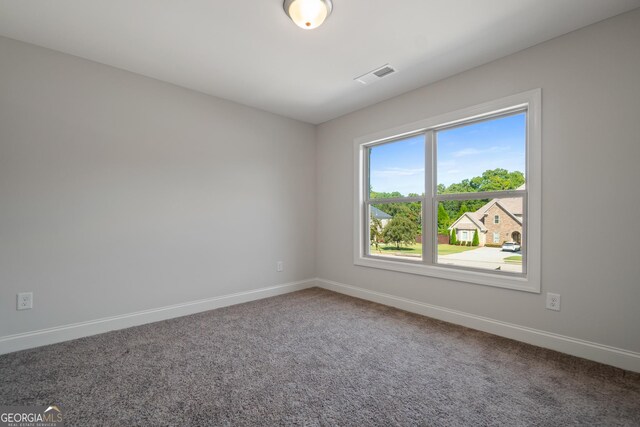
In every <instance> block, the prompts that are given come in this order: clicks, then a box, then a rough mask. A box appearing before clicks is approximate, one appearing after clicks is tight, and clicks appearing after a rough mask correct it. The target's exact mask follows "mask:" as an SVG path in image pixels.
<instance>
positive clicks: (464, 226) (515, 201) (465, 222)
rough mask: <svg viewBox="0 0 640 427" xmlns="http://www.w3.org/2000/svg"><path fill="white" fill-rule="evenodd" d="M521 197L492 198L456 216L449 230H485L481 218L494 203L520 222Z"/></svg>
mask: <svg viewBox="0 0 640 427" xmlns="http://www.w3.org/2000/svg"><path fill="white" fill-rule="evenodd" d="M524 189H525V185H524V184H522V185H521V186H520V187H518V188H517V190H524ZM522 200H523V199H522V197H508V198H505V199H492V200H490V201H489V202H488V203H487V204H485V205H483V206H482V207H481V208H480V209H478V210H477V211H475V212H467V213H465V214H464V215H462V216H461V217H460V218H458V219H457V220H456V221H455V222H454V223H453V224H451V226H450V227H449V230H451V229H453V228H457V229H461V230H475V229H476V228H479V229H480V230H481V231H487V228H486V227H485V226H484V224H483V223H482V218H483V217H484V216H485V215H487V211H488V210H489V209H491V207H492V206H493V205H495V204H497V205H498V206H500V207H501V208H502V209H503V210H504V211H505V212H506V213H507V214H509V215H511V216H512V217H513V218H514V219H515V220H516V221H518V222H519V223H522V219H521V218H522V212H523V210H524V206H523V202H522Z"/></svg>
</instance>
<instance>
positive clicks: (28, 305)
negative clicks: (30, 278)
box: [16, 292, 33, 310]
mask: <svg viewBox="0 0 640 427" xmlns="http://www.w3.org/2000/svg"><path fill="white" fill-rule="evenodd" d="M32 308H33V292H22V293H19V294H18V302H17V305H16V310H30V309H32Z"/></svg>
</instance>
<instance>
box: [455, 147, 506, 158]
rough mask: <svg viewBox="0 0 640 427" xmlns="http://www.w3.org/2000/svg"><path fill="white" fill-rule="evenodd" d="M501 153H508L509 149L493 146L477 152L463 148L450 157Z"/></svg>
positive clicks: (476, 150) (474, 149)
mask: <svg viewBox="0 0 640 427" xmlns="http://www.w3.org/2000/svg"><path fill="white" fill-rule="evenodd" d="M501 151H509V147H504V146H503V147H499V146H493V147H489V148H485V149H482V150H478V149H477V148H463V149H462V150H458V151H454V152H453V153H451V155H452V156H453V157H466V156H475V155H478V154H485V153H497V152H501Z"/></svg>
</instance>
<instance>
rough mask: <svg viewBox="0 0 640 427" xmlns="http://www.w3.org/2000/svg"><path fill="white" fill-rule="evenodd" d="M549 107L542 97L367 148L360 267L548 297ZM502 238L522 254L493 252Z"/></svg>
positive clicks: (359, 168)
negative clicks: (545, 149)
mask: <svg viewBox="0 0 640 427" xmlns="http://www.w3.org/2000/svg"><path fill="white" fill-rule="evenodd" d="M540 99H541V91H540V90H539V89H538V90H534V91H530V92H526V93H523V94H518V95H514V96H510V97H507V98H503V99H501V100H497V101H493V102H489V103H486V104H483V105H479V106H475V107H471V108H467V109H464V110H460V111H456V112H453V113H449V114H444V115H442V116H438V117H434V118H430V119H426V120H422V121H420V122H416V123H412V124H409V125H406V126H402V127H399V128H396V129H392V130H388V131H383V132H380V133H378V134H375V135H371V136H367V137H362V138H358V139H357V140H356V141H355V145H354V148H355V183H356V195H357V197H356V200H355V204H354V206H355V208H354V263H355V264H357V265H361V266H367V267H375V268H383V269H389V270H396V271H400V272H405V273H413V274H420V275H426V276H434V277H440V278H447V279H453V280H458V281H465V282H470V283H478V284H483V285H491V286H499V287H506V288H513V289H520V290H525V291H530V292H539V291H540V236H541V230H540V212H541V209H540V154H541V143H540ZM501 234H505V235H506V236H515V237H513V238H511V237H509V238H508V239H505V240H508V241H511V240H513V241H516V237H517V241H518V243H519V245H518V246H517V247H514V248H512V249H513V250H510V251H506V250H504V251H503V250H502V249H501V248H499V247H492V246H494V245H495V244H499V243H500V241H501ZM489 243H493V244H494V245H488V244H489ZM480 249H481V250H480ZM515 249H518V250H515Z"/></svg>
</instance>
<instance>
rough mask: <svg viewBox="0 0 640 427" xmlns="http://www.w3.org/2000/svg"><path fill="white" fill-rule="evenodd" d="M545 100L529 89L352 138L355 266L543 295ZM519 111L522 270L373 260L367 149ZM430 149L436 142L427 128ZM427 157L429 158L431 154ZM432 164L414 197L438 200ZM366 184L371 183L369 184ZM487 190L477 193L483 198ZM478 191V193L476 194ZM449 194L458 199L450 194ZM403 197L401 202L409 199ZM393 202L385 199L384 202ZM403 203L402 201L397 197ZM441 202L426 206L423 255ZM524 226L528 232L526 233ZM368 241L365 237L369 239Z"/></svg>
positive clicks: (431, 246)
mask: <svg viewBox="0 0 640 427" xmlns="http://www.w3.org/2000/svg"><path fill="white" fill-rule="evenodd" d="M541 103H542V90H541V89H534V90H530V91H527V92H523V93H519V94H515V95H511V96H507V97H504V98H501V99H498V100H494V101H489V102H485V103H483V104H479V105H475V106H472V107H467V108H463V109H460V110H457V111H453V112H450V113H445V114H441V115H438V116H434V117H431V118H428V119H424V120H419V121H416V122H413V123H408V124H405V125H402V126H398V127H394V128H391V129H386V130H382V131H379V132H376V133H373V134H370V135H366V136H362V137H359V138H356V139H355V140H354V186H355V187H354V190H355V191H354V195H355V197H354V198H353V199H354V210H353V215H354V217H353V218H354V222H353V224H354V227H353V257H354V264H355V265H358V266H362V267H372V268H380V269H385V270H392V271H397V272H402V273H409V274H417V275H423V276H430V277H436V278H442V279H449V280H455V281H461V282H467V283H474V284H480V285H487V286H494V287H500V288H508V289H516V290H521V291H526V292H533V293H540V288H541V236H542V228H541V223H542V206H541V202H542V197H541V194H542V193H541V190H542V188H541V187H542V180H541V170H542V164H541V161H542V144H541V131H542V125H541V119H542V117H541ZM518 110H527V130H526V132H527V145H526V158H527V163H526V171H525V176H526V180H527V181H526V184H527V189H526V194H527V197H526V198H525V200H524V204H525V209H526V212H527V215H526V217H525V221H524V223H523V234H524V235H525V236H526V239H527V247H526V249H524V250H525V251H526V253H524V254H523V255H524V259H526V265H524V264H523V270H524V273H523V274H522V275H520V274H517V275H516V274H507V273H504V272H503V273H502V274H495V273H491V272H484V271H479V270H476V269H465V268H464V267H451V266H446V267H445V266H441V265H437V264H425V263H424V262H419V263H417V262H407V261H397V260H393V259H391V258H377V257H376V258H374V257H371V256H368V255H367V254H366V249H365V248H366V244H367V243H368V237H369V236H368V233H369V230H368V221H365V214H366V210H367V209H368V204H367V203H366V202H367V201H368V200H367V198H368V195H367V196H365V190H364V189H365V188H369V186H368V184H369V183H368V174H367V171H368V164H367V160H368V159H367V158H366V157H367V156H365V155H364V153H365V152H366V150H367V148H368V147H371V146H374V145H378V144H382V143H385V142H390V141H393V140H398V139H403V138H407V137H410V136H413V135H416V134H422V133H424V132H426V131H430V130H440V129H443V128H447V127H453V126H460V125H463V124H465V123H468V122H474V121H478V120H486V119H489V118H491V117H492V116H501V115H505V114H508V113H510V112H516V111H518ZM426 135H427V136H428V137H427V140H426V142H425V143H426V147H427V150H425V151H429V147H430V146H432V144H433V141H430V139H431V138H430V137H429V135H432V132H427V133H426ZM427 158H428V159H429V156H427ZM429 160H430V162H431V163H430V164H429V162H428V161H427V162H426V163H425V169H426V173H425V181H426V184H427V186H426V188H425V198H421V197H420V198H417V200H416V201H424V200H425V199H426V200H427V201H434V200H435V196H436V195H435V194H433V188H434V187H435V186H434V185H431V184H432V182H431V181H430V180H431V178H427V177H431V176H432V175H433V174H432V173H428V172H427V171H429V170H435V166H436V165H435V162H436V158H435V156H431V158H430V159H429ZM365 184H367V185H365ZM511 193H513V195H522V193H521V192H517V191H515V190H511ZM482 194H483V193H477V196H478V197H481V196H482ZM500 194H501V196H500V197H508V196H509V192H500ZM474 195H476V193H474ZM451 197H455V195H452V196H451ZM407 199H408V198H402V201H408V200H407ZM383 200H384V201H389V200H387V199H381V200H380V202H383ZM399 201H400V200H399ZM436 209H437V203H432V206H431V209H429V206H427V205H425V206H423V211H424V214H423V215H424V224H423V258H427V257H430V256H432V255H433V252H434V251H435V238H434V231H433V230H430V228H431V225H432V224H433V223H434V215H435V212H436ZM525 230H526V231H525ZM365 239H366V240H365Z"/></svg>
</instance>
